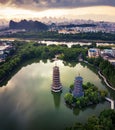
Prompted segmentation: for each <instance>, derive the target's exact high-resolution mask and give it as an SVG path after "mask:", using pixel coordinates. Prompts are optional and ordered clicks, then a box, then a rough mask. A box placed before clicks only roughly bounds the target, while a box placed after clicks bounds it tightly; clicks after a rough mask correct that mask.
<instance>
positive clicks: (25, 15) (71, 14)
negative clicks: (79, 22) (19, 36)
mask: <svg viewBox="0 0 115 130" xmlns="http://www.w3.org/2000/svg"><path fill="white" fill-rule="evenodd" d="M43 17H47V18H49V19H50V18H51V17H52V18H58V19H61V18H67V19H84V20H96V21H110V22H115V0H0V20H3V19H5V20H11V19H13V20H15V19H17V20H20V19H39V18H43Z"/></svg>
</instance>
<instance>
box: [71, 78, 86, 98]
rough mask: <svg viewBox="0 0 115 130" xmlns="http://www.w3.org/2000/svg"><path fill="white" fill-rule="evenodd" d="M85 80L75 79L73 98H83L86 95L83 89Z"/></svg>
mask: <svg viewBox="0 0 115 130" xmlns="http://www.w3.org/2000/svg"><path fill="white" fill-rule="evenodd" d="M82 83H83V78H82V77H81V76H77V77H75V81H74V90H73V92H72V94H73V96H74V97H75V98H76V97H81V96H83V95H84V92H83V88H82Z"/></svg>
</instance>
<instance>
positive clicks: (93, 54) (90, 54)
mask: <svg viewBox="0 0 115 130" xmlns="http://www.w3.org/2000/svg"><path fill="white" fill-rule="evenodd" d="M99 55H100V49H97V48H90V49H89V50H88V57H89V58H96V57H99Z"/></svg>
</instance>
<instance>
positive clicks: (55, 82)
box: [51, 65, 62, 92]
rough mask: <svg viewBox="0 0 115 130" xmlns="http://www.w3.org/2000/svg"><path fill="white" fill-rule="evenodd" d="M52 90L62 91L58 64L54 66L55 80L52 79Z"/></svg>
mask: <svg viewBox="0 0 115 130" xmlns="http://www.w3.org/2000/svg"><path fill="white" fill-rule="evenodd" d="M52 82H53V83H52V87H51V89H52V91H53V92H60V91H62V85H61V82H60V72H59V67H58V66H56V65H55V66H54V67H53V81H52Z"/></svg>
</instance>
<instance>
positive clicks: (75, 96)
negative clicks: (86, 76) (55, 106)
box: [64, 76, 107, 108]
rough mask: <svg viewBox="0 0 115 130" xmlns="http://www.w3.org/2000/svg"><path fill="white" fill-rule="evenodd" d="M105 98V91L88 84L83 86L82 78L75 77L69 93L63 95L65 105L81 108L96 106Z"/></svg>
mask: <svg viewBox="0 0 115 130" xmlns="http://www.w3.org/2000/svg"><path fill="white" fill-rule="evenodd" d="M106 96H107V91H105V90H99V89H98V87H96V86H95V85H94V84H91V83H90V82H87V84H83V78H82V77H81V76H76V77H75V80H74V85H73V84H72V85H70V91H69V93H66V94H65V95H64V99H65V102H66V104H67V105H69V106H71V107H77V108H81V107H87V106H89V105H93V104H98V103H99V102H102V101H104V100H105V97H106Z"/></svg>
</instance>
